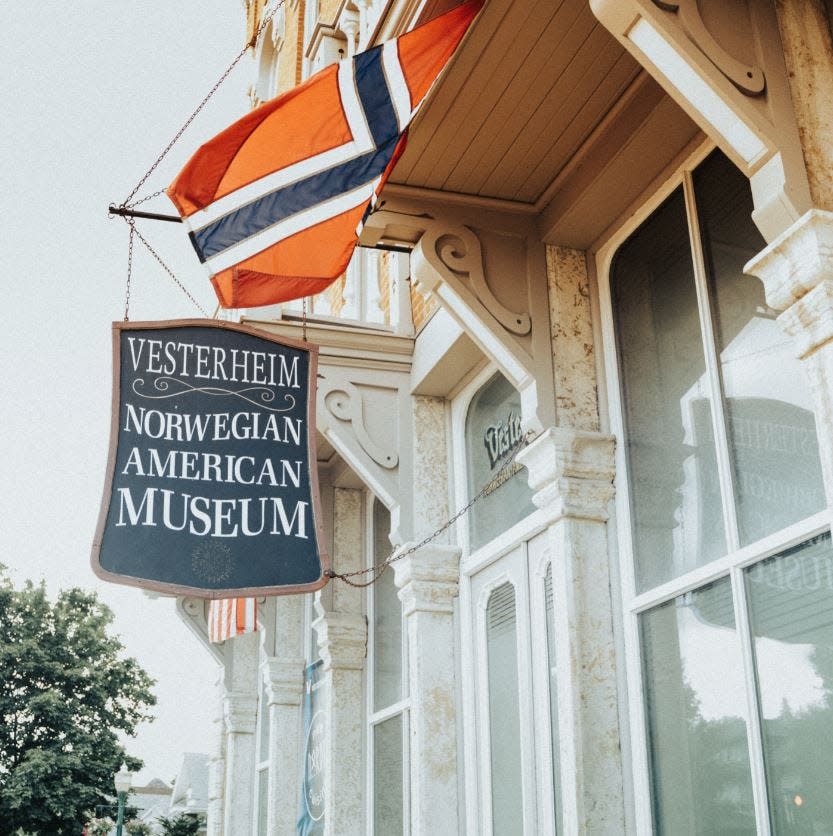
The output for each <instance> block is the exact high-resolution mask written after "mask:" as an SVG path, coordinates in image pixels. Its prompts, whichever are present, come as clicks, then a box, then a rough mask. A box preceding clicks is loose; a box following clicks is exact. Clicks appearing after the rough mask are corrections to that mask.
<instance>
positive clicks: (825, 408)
mask: <svg viewBox="0 0 833 836" xmlns="http://www.w3.org/2000/svg"><path fill="white" fill-rule="evenodd" d="M744 271H745V272H746V273H750V274H752V275H753V276H757V277H758V278H759V279H761V281H762V282H763V283H764V291H765V292H766V300H767V304H769V305H770V306H771V307H773V308H775V309H776V310H781V311H783V313H782V314H781V315H780V316H779V317H778V322H779V323H780V324H781V326H782V327H783V329H784V331H786V333H787V334H789V335H790V336H791V337H792V338H793V340H794V343H795V352H796V354H797V355H798V357H799V358H800V359H801V360H802V361H803V365H804V368H805V369H806V371H807V374H808V377H809V380H810V388H811V390H812V393H813V400H814V411H815V415H816V429H817V431H818V439H819V454H820V456H821V467H822V475H823V477H824V489H825V493H826V496H827V505H828V507H829V508H831V509H833V212H827V211H823V210H821V209H811V210H810V211H809V212H807V213H806V214H805V215H803V216H802V217H801V218H799V220H798V221H796V223H795V224H793V225H792V226H791V227H790V228H789V229H788V230H787V231H786V232H784V233H783V234H782V235H781V236H779V237H778V238H776V239H775V241H773V242H772V243H771V244H770V245H769V246H768V247H766V248H765V249H764V250H762V251H761V253H759V254H758V255H757V256H756V257H755V258H753V259H752V260H751V261H750V262H749V263H748V264H747V265H746V266H745V267H744Z"/></svg>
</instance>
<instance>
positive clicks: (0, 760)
mask: <svg viewBox="0 0 833 836" xmlns="http://www.w3.org/2000/svg"><path fill="white" fill-rule="evenodd" d="M112 620H113V614H112V612H111V611H110V610H109V609H108V608H107V607H106V606H105V605H104V604H102V603H101V602H100V601H99V600H98V598H97V597H96V595H95V594H94V593H90V592H85V591H84V590H81V589H69V590H65V591H63V592H61V593H59V594H58V597H57V599H56V600H55V601H54V602H52V601H50V600H49V598H48V597H47V595H46V590H45V589H44V585H43V583H41V584H39V585H35V584H33V583H31V582H30V581H27V582H26V584H25V586H24V587H23V588H22V589H19V590H18V589H15V588H14V587H13V585H12V583H11V581H10V580H9V578H8V575H7V574H6V573H5V571H4V569H3V567H2V566H0V834H2V836H6V834H11V833H14V832H15V831H16V830H17V829H18V828H21V829H23V830H24V831H27V832H32V833H49V834H55V835H56V836H60V834H70V833H71V834H78V833H80V832H81V829H82V827H83V825H84V823H85V821H86V820H87V818H88V817H89V811H93V810H95V809H96V806H98V805H101V804H103V803H106V802H107V801H108V800H110V798H111V797H112V796H113V795H114V788H113V774H114V773H115V772H117V771H118V769H119V767H120V766H121V764H122V762H124V763H126V764H127V766H128V768H129V769H138V768H139V767H140V766H141V761H140V760H138V759H137V758H134V757H131V756H129V755H127V753H126V752H125V750H124V747H123V746H122V745H121V744H120V743H119V738H118V735H119V733H124V734H128V735H132V734H134V733H135V730H136V726H137V724H138V723H139V722H141V721H142V720H149V719H152V717H151V715H150V714H149V708H150V706H152V705H154V704H155V702H156V699H155V697H154V696H153V694H152V693H151V690H150V689H151V686H152V685H153V680H151V678H150V677H149V676H148V674H147V673H145V671H144V670H142V668H140V667H139V665H138V663H137V662H136V661H135V660H134V659H129V658H123V655H122V651H123V649H124V648H123V646H122V644H121V642H119V640H118V639H117V638H115V637H113V636H112V635H109V634H108V628H109V627H110V624H111V623H112Z"/></svg>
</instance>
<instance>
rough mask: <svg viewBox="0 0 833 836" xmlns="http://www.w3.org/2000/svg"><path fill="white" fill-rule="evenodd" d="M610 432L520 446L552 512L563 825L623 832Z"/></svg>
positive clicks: (549, 435)
mask: <svg viewBox="0 0 833 836" xmlns="http://www.w3.org/2000/svg"><path fill="white" fill-rule="evenodd" d="M613 447H614V441H613V438H612V437H611V436H606V435H602V434H601V433H597V432H592V431H584V430H575V429H569V428H566V427H555V428H550V429H548V430H546V432H544V433H543V434H542V435H541V436H539V437H538V438H537V439H535V441H533V442H532V443H531V444H530V445H529V446H528V447H527V448H526V449H524V450H522V451H521V452H520V453H519V454H518V461H519V462H520V463H521V464H522V465H524V466H525V467H526V468H527V469H528V471H529V474H528V476H529V484H530V487H531V488H532V489H533V490H534V491H535V492H536V493H535V496H534V498H533V501H534V502H535V505H536V506H537V507H538V508H540V509H541V510H542V511H544V512H545V513H546V514H547V516H548V518H549V527H548V529H547V534H548V538H549V548H550V554H551V559H552V590H553V613H554V624H555V646H556V654H555V655H556V679H557V683H558V686H557V687H558V723H559V738H560V741H561V752H560V768H561V786H562V799H561V801H562V810H563V818H564V832H565V833H582V834H584V833H586V834H594V836H595V834H608V833H609V834H620V833H624V832H625V818H624V797H623V779H622V758H621V752H620V740H619V710H618V703H617V682H616V660H615V646H614V637H613V618H612V611H611V597H610V577H609V569H608V553H607V533H606V526H605V523H606V521H607V517H608V512H607V506H608V503H609V501H610V500H611V499H612V497H613V486H612V480H613V473H614V462H613Z"/></svg>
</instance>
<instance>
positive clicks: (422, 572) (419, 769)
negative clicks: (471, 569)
mask: <svg viewBox="0 0 833 836" xmlns="http://www.w3.org/2000/svg"><path fill="white" fill-rule="evenodd" d="M459 566H460V549H459V548H457V547H456V546H443V545H433V544H429V545H427V546H423V548H421V549H420V550H419V551H418V552H415V553H414V554H412V555H409V556H408V557H406V558H403V559H402V560H399V561H397V562H396V563H394V564H393V568H394V571H395V577H396V585H397V586H398V587H399V598H400V599H401V601H402V604H403V607H404V615H405V624H406V629H407V631H408V681H409V683H410V700H411V711H410V715H411V716H410V744H411V745H410V749H411V752H410V755H411V768H410V775H411V833H412V834H414V836H422V834H424V835H425V836H428V835H429V834H432V835H434V834H436V836H439V834H449V836H451V834H454V833H457V819H458V809H457V806H458V798H457V719H456V718H457V712H456V706H455V664H454V609H453V604H454V598H456V597H457V594H458V579H459V575H460V571H459Z"/></svg>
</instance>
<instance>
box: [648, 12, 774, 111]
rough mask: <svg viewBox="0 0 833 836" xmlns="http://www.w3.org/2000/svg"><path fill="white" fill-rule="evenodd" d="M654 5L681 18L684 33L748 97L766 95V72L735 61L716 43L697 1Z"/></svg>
mask: <svg viewBox="0 0 833 836" xmlns="http://www.w3.org/2000/svg"><path fill="white" fill-rule="evenodd" d="M653 2H654V5H655V6H657V7H658V8H660V9H662V10H663V11H666V12H672V13H674V12H676V13H677V14H678V15H679V18H680V23H681V24H682V27H683V30H684V31H685V33H686V35H688V37H689V39H690V40H691V42H692V43H694V44H696V45H697V48H698V49H699V50H700V51H701V52H702V53H703V54H704V55H705V56H706V58H708V59H709V61H711V62H712V64H714V65H715V67H717V69H718V70H720V72H722V73H723V75H725V76H726V78H728V79H729V81H731V82H732V84H734V85H735V87H737V88H738V90H740V91H741V92H743V93H746V94H747V95H748V96H758V95H760V94H761V93H763V92H764V88H765V87H766V79H765V78H764V71H763V70H762V69H761V68H760V67H757V66H753V65H751V64H744V63H743V62H742V61H738V60H737V59H736V58H733V57H732V56H731V55H729V53H728V52H726V50H725V49H723V47H722V46H720V44H719V43H718V42H717V41H716V40H715V39H714V37H713V35H712V33H711V32H709V30H708V29H707V27H706V24H705V23H704V22H703V18H702V16H701V14H700V9H699V8H698V7H697V0H679V2H676V3H669V2H667V0H653Z"/></svg>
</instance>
